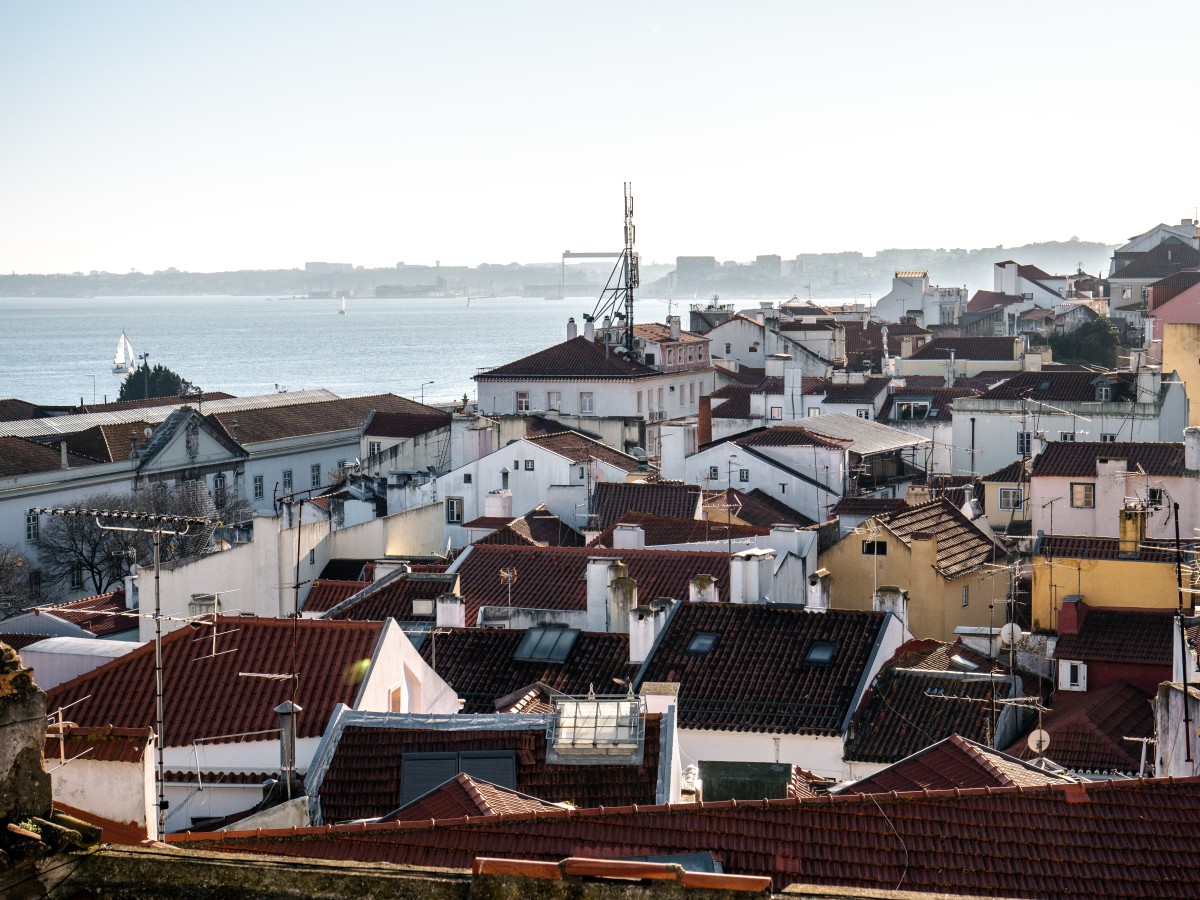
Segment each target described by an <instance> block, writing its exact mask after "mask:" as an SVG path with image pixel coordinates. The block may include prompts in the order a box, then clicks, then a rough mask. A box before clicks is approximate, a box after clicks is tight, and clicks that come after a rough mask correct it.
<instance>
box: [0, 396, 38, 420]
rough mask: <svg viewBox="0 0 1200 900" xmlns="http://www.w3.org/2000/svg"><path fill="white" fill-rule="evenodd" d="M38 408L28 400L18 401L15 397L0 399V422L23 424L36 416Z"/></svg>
mask: <svg viewBox="0 0 1200 900" xmlns="http://www.w3.org/2000/svg"><path fill="white" fill-rule="evenodd" d="M38 409H39V407H38V405H37V404H36V403H30V402H29V401H28V400H18V399H17V398H16V397H5V398H3V399H0V422H23V421H25V420H26V419H32V418H33V417H34V416H36V415H37V411H38Z"/></svg>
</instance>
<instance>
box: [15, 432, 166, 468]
mask: <svg viewBox="0 0 1200 900" xmlns="http://www.w3.org/2000/svg"><path fill="white" fill-rule="evenodd" d="M147 429H150V431H151V432H152V433H153V431H154V429H155V426H154V425H151V424H150V423H148V422H122V423H120V424H117V425H94V426H92V427H91V428H87V429H84V430H83V431H74V432H71V433H69V434H47V435H42V436H40V437H36V438H32V440H36V441H37V442H38V443H39V444H45V445H46V446H47V447H52V448H54V449H57V448H58V445H59V442H61V441H66V444H67V450H68V451H69V452H71V453H77V454H79V455H80V456H83V457H86V458H88V459H97V460H100V461H101V462H115V461H117V460H120V459H129V458H130V453H131V451H132V450H133V448H134V447H135V446H139V447H140V446H142V445H143V444H144V443H145V442H146V440H147V436H146V430H147ZM130 435H132V436H133V437H134V440H130Z"/></svg>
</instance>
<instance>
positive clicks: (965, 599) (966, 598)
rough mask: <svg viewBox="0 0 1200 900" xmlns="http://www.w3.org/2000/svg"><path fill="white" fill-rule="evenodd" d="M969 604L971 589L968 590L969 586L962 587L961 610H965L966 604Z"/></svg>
mask: <svg viewBox="0 0 1200 900" xmlns="http://www.w3.org/2000/svg"><path fill="white" fill-rule="evenodd" d="M970 602H971V588H970V587H969V586H967V585H963V589H962V604H963V609H966V608H967V604H968V603H970Z"/></svg>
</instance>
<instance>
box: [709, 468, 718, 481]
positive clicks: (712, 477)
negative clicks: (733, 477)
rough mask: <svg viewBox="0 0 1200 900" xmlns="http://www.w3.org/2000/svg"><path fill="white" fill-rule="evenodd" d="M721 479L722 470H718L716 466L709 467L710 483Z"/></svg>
mask: <svg viewBox="0 0 1200 900" xmlns="http://www.w3.org/2000/svg"><path fill="white" fill-rule="evenodd" d="M720 477H721V470H720V469H719V468H717V467H716V466H709V467H708V480H709V481H716V480H717V479H718V478H720Z"/></svg>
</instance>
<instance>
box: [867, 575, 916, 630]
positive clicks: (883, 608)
mask: <svg viewBox="0 0 1200 900" xmlns="http://www.w3.org/2000/svg"><path fill="white" fill-rule="evenodd" d="M871 607H872V608H873V609H874V610H875V612H890V613H891V614H892V615H894V616H895V617H896V618H897V619H899V620H900V624H901V625H902V626H903V627H904V628H905V629H907V628H908V591H906V590H903V589H902V588H898V587H896V586H895V585H891V584H881V585H880V586H879V587H877V588H876V589H875V596H874V598H872V602H871Z"/></svg>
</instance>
